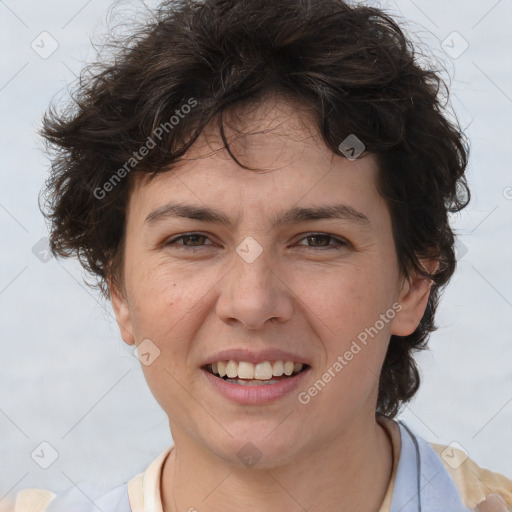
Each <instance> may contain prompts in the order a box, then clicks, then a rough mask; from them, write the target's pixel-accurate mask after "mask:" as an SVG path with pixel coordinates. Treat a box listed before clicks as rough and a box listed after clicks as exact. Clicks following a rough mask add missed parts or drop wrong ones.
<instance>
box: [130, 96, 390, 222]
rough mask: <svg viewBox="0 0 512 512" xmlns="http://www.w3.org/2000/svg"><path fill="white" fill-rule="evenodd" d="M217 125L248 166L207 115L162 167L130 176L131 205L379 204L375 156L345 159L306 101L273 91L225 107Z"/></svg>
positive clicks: (273, 209)
mask: <svg viewBox="0 0 512 512" xmlns="http://www.w3.org/2000/svg"><path fill="white" fill-rule="evenodd" d="M223 126H224V132H225V135H226V138H227V140H228V143H229V148H230V150H231V152H232V153H233V155H234V156H235V157H236V159H237V160H239V161H240V162H241V163H242V164H244V165H246V166H248V167H249V168H250V169H244V168H242V167H240V166H239V165H238V164H237V163H236V161H235V160H234V159H233V157H232V155H230V153H229V152H228V151H227V150H226V148H225V145H224V142H223V140H222V138H221V136H220V132H219V126H218V123H213V122H212V123H210V124H209V125H208V126H207V127H206V128H205V129H204V130H203V132H202V133H201V135H200V136H199V138H198V139H197V141H196V142H195V143H194V144H193V146H192V147H191V148H190V149H189V151H188V152H187V153H186V155H185V156H184V157H183V158H182V159H181V160H180V161H179V162H178V163H177V164H173V166H172V168H170V170H169V171H168V172H165V171H164V172H162V173H160V174H158V175H156V176H155V177H153V178H151V179H147V177H144V176H142V177H141V176H138V177H136V180H135V183H134V186H133V188H132V193H131V197H130V203H129V204H130V207H129V211H130V212H133V210H137V211H145V212H147V211H148V210H150V209H151V210H154V209H155V208H157V207H159V206H163V205H165V204H166V203H168V202H169V201H171V200H172V201H173V202H176V200H178V201H184V202H186V203H187V204H194V205H197V206H199V205H203V206H210V207H212V206H216V207H217V208H218V207H224V211H226V212H227V213H228V214H233V215H235V216H236V215H238V214H240V212H241V211H242V209H243V208H256V209H258V211H260V212H261V213H263V212H264V211H267V212H269V213H277V211H279V209H280V207H285V206H288V207H291V206H293V205H298V204H303V205H306V204H308V205H310V204H315V205H320V204H322V205H328V204H335V203H336V204H339V202H340V200H343V202H345V203H347V205H348V206H352V207H354V208H355V209H358V210H360V209H365V210H367V211H370V210H373V209H375V208H376V207H378V206H380V207H382V204H381V203H382V198H381V197H380V196H379V194H378V193H377V190H376V186H375V183H376V173H377V165H376V161H375V159H374V157H373V156H372V155H369V154H368V155H364V157H363V158H359V159H357V160H355V161H349V160H347V159H346V158H343V157H341V156H339V155H337V154H335V153H333V152H332V150H331V149H330V148H328V147H327V146H326V145H325V142H324V141H323V139H322V137H321V135H320V133H319V131H318V128H317V126H316V119H315V117H314V116H313V114H312V112H311V111H310V110H309V109H308V107H307V106H305V105H304V104H301V103H299V102H297V101H291V100H288V99H284V98H282V97H276V96H272V97H269V98H266V99H265V100H262V101H260V102H258V103H253V104H247V105H242V106H240V107H237V108H236V109H232V110H231V111H228V113H227V114H226V115H225V116H224V118H223ZM230 210H231V211H230ZM253 213H254V212H253ZM271 216H272V215H271Z"/></svg>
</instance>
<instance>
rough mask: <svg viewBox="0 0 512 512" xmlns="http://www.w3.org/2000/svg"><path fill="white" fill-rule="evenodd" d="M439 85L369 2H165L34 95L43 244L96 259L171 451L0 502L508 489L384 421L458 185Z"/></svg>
mask: <svg viewBox="0 0 512 512" xmlns="http://www.w3.org/2000/svg"><path fill="white" fill-rule="evenodd" d="M440 86H442V82H441V79H440V78H439V76H438V75H437V74H436V73H435V72H434V71H433V70H429V69H424V68H422V67H420V66H419V65H418V64H417V62H416V59H415V54H414V49H413V47H412V45H411V43H410V42H409V40H408V39H407V38H406V36H405V35H404V33H403V32H402V31H401V29H400V28H399V27H398V26H397V24H396V23H395V22H394V21H393V20H392V19H391V18H389V17H388V16H387V15H386V14H385V13H383V12H382V11H380V10H378V9H374V8H368V7H364V6H350V5H347V4H345V3H343V2H341V1H337V0H322V1H317V2H313V1H306V2H297V1H292V0H286V1H283V2H279V3H276V2H269V1H266V0H265V1H258V2H254V1H233V0H232V1H227V0H224V1H221V0H217V1H214V0H207V1H205V2H195V1H182V2H178V3H176V2H167V3H163V4H162V5H161V7H160V10H159V12H158V13H157V16H156V18H155V20H154V21H153V22H152V23H151V24H148V25H146V26H144V27H143V28H142V29H141V30H140V31H139V32H138V33H137V34H136V35H135V36H134V37H133V38H132V39H131V40H130V44H128V45H126V46H125V47H120V48H119V49H118V52H117V54H116V59H115V60H114V61H113V63H112V64H109V65H105V67H104V69H103V70H102V71H97V72H95V74H92V75H91V76H90V77H89V79H88V80H84V81H83V82H82V83H81V85H80V87H79V89H78V91H77V94H76V99H75V104H74V107H73V108H72V110H71V111H68V112H67V113H63V114H58V113H55V112H54V111H49V113H48V114H47V116H46V117H45V124H44V130H43V134H44V136H45V137H46V139H47V140H48V142H49V143H50V145H52V146H53V148H54V149H55V150H56V151H55V152H54V156H53V162H52V163H53V165H52V173H51V178H50V180H49V181H48V186H47V191H46V192H47V199H48V202H47V204H46V215H47V216H48V218H49V219H50V221H51V223H52V231H51V244H52V250H53V252H54V254H56V255H60V256H71V255H76V256H78V258H79V259H80V261H81V262H82V264H83V265H84V267H85V268H86V269H87V270H88V271H90V272H92V273H93V274H94V275H96V276H97V278H98V285H99V286H100V288H101V290H102V291H103V292H104V293H105V295H106V296H107V297H108V298H109V299H110V300H111V301H112V305H113V308H114V312H115V314H116V318H117V322H118V325H119V328H120V332H121V336H122V338H123V340H124V341H125V342H126V343H127V344H129V345H134V346H135V347H136V348H137V351H138V356H139V359H140V361H141V363H142V368H143V370H144V374H145V377H146V380H147V382H148V385H149V387H150V389H151V391H152V393H153V394H154V396H155V398H156V399H157V401H158V402H159V404H160V405H161V407H162V408H163V410H164V411H165V412H166V414H167V416H168V418H169V426H170V430H171V433H172V438H173V446H172V447H170V448H168V449H166V450H165V451H164V452H162V454H161V455H160V456H159V457H158V458H157V459H156V460H155V461H154V462H153V463H152V464H151V465H150V466H149V468H148V469H147V471H146V472H144V473H143V474H141V475H137V476H136V477H134V478H133V479H132V480H130V481H129V482H127V483H125V484H123V485H121V486H119V487H117V488H115V489H113V490H112V491H110V492H109V493H107V494H102V495H98V494H97V493H96V491H94V489H93V488H91V489H89V490H86V492H85V494H84V489H81V490H78V489H77V488H72V489H70V490H69V491H68V492H65V493H62V494H60V495H58V496H55V495H54V494H53V493H50V492H48V491H42V490H26V491H23V492H21V493H20V494H19V495H18V499H17V505H16V510H17V511H21V510H47V511H49V512H56V511H61V510H62V511H63V510H66V511H69V510H77V511H85V510H96V509H98V508H99V509H100V510H103V511H105V512H106V511H118V512H121V511H123V512H124V511H130V510H133V511H139V510H141V511H142V510H144V511H150V510H151V511H153V510H154V511H163V512H175V511H178V510H187V511H194V510H198V511H218V510H226V509H228V510H231V509H233V510H235V509H236V510H248V511H249V510H251V511H254V510H261V511H273V510H276V511H277V510H290V511H295V510H297V511H299V510H308V511H310V512H313V511H322V512H324V511H331V510H332V511H335V510H336V511H337V510H354V511H355V510H357V511H368V512H374V511H376V510H378V511H379V512H388V511H391V512H398V511H417V510H418V511H422V512H425V511H448V510H449V511H453V512H455V511H467V510H475V509H476V510H480V511H481V510H507V506H508V507H510V506H512V482H511V481H510V480H508V479H506V478H505V477H503V476H502V475H499V474H497V473H492V472H490V471H487V470H484V469H482V468H479V467H478V466H477V465H476V464H475V463H474V462H473V461H472V460H471V459H469V458H468V457H467V454H466V453H465V452H464V451H462V450H458V449H457V448H454V447H453V446H448V447H444V446H437V445H431V444H429V443H427V442H426V441H425V440H423V439H421V438H420V437H418V436H416V435H415V434H414V433H413V432H412V431H411V430H410V429H409V428H408V427H407V426H406V425H405V424H404V423H401V422H396V421H395V420H394V418H395V417H396V415H397V413H398V411H399V409H400V407H401V406H402V405H404V404H405V403H407V402H408V401H409V400H410V399H411V398H412V397H413V396H414V394H415V392H416V391H417V389H418V386H419V375H418V370H417V368H416V365H415V362H414V360H413V357H412V352H413V350H419V349H422V348H424V347H425V345H426V342H427V340H428V336H429V334H430V332H431V331H432V330H433V329H434V315H435V311H436V306H437V301H438V298H439V293H440V290H441V289H442V287H443V286H445V285H446V284H447V282H448V281H449V279H450V277H451V276H452V274H453V272H454V269H455V257H454V252H453V244H454V237H453V232H452V230H451V228H450V225H449V222H448V213H449V212H454V211H459V210H461V209H462V208H463V207H464V206H465V205H466V204H467V202H468V200H469V193H468V190H467V185H466V181H465V178H464V171H465V168H466V163H467V145H466V142H465V139H464V137H463V135H462V134H461V133H460V130H459V128H458V127H457V126H456V125H455V124H453V123H452V122H450V121H449V120H448V118H447V116H446V115H445V114H444V113H443V109H442V107H441V105H440V99H439V96H438V91H439V88H440ZM486 507H487V508H486ZM489 507H491V508H489Z"/></svg>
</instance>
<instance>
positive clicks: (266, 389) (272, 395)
mask: <svg viewBox="0 0 512 512" xmlns="http://www.w3.org/2000/svg"><path fill="white" fill-rule="evenodd" d="M309 370H310V367H308V368H306V370H304V371H302V372H300V373H298V374H297V375H295V376H294V377H289V378H288V379H285V380H282V381H279V382H276V383H275V384H261V385H254V386H244V385H243V384H233V383H232V382H227V381H225V380H224V379H221V378H220V377H215V375H213V374H211V373H210V372H209V371H207V370H205V369H204V368H201V371H202V372H203V374H204V375H205V376H206V378H207V379H208V381H209V382H211V384H212V385H213V386H214V388H215V389H216V390H217V391H218V392H219V393H220V394H221V395H223V396H225V397H226V398H229V399H230V400H232V401H233V402H236V403H238V404H242V405H261V404H268V403H271V402H274V401H275V400H277V399H279V398H281V397H283V396H285V395H286V394H288V393H291V392H292V391H293V390H294V389H296V388H297V386H298V385H299V384H300V382H301V381H302V379H303V378H304V376H305V375H306V374H307V373H308V371H309Z"/></svg>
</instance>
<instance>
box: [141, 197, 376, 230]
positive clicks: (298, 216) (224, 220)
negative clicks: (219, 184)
mask: <svg viewBox="0 0 512 512" xmlns="http://www.w3.org/2000/svg"><path fill="white" fill-rule="evenodd" d="M169 217H181V218H187V219H193V220H199V221H202V222H212V223H216V224H224V225H226V226H228V227H229V228H231V229H234V225H233V223H232V222H231V220H230V219H229V218H228V217H227V216H226V215H225V214H224V213H222V212H220V211H218V210H214V209H212V208H209V207H204V206H194V205H188V204H175V203H168V204H166V205H164V206H161V207H159V208H157V209H156V210H153V211H152V212H151V213H150V214H149V215H148V216H147V217H146V220H145V221H144V222H145V223H148V224H155V223H157V222H158V221H161V220H164V219H167V218H169ZM322 219H341V220H347V221H351V222H355V223H357V224H360V225H367V226H368V225H370V224H371V223H370V220H369V219H368V217H367V216H366V215H365V214H364V213H362V212H360V211H359V210H356V209H355V208H353V207H352V206H348V205H345V204H334V205H326V206H316V207H299V206H296V207H294V208H291V209H290V210H288V211H286V212H283V213H280V214H278V215H277V216H275V217H273V218H272V219H271V223H272V227H274V228H275V227H278V226H282V225H289V224H296V223H299V222H306V221H310V220H322Z"/></svg>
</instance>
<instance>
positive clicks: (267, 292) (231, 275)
mask: <svg viewBox="0 0 512 512" xmlns="http://www.w3.org/2000/svg"><path fill="white" fill-rule="evenodd" d="M260 241H261V242H262V240H260ZM262 243H263V242H262ZM262 243H260V242H258V241H257V240H256V239H255V238H253V237H247V238H245V239H244V240H243V241H242V242H241V243H240V244H239V245H238V247H237V248H236V254H234V255H233V266H232V268H231V270H230V271H229V272H228V273H227V275H226V276H225V278H224V280H223V283H222V284H221V290H220V297H219V301H218V304H217V314H218V315H219V317H221V318H222V319H224V320H229V319H237V320H238V321H240V322H242V323H243V324H244V325H246V326H247V327H250V328H257V327H260V326H261V325H263V324H264V323H265V322H266V320H268V319H270V318H277V319H280V320H285V319H286V318H289V317H290V315H291V312H292V305H291V302H290V297H289V294H288V293H287V292H286V287H284V286H283V284H282V283H281V281H280V279H278V277H277V276H276V275H275V270H274V269H275V267H276V265H273V252H272V250H271V249H270V248H269V247H264V246H263V245H262Z"/></svg>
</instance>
